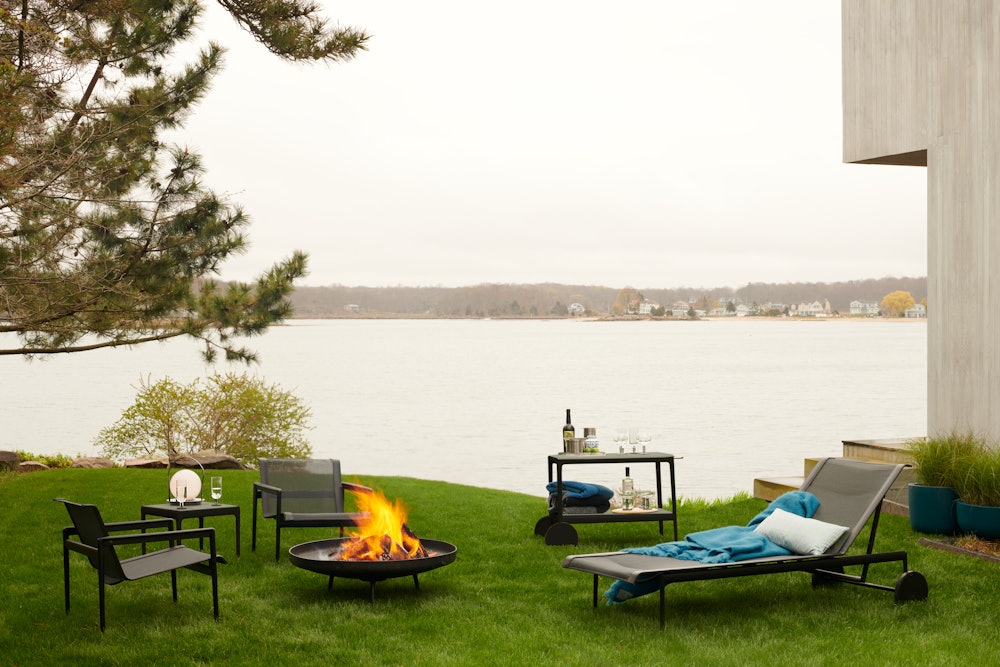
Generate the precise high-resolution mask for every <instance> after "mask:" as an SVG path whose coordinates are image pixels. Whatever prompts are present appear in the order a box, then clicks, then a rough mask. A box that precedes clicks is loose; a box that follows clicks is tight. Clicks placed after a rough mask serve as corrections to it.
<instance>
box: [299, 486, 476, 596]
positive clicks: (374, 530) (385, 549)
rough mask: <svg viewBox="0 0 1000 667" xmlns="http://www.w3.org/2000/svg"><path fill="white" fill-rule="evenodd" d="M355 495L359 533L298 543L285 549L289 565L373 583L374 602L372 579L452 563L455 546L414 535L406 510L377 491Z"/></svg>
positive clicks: (403, 575)
mask: <svg viewBox="0 0 1000 667" xmlns="http://www.w3.org/2000/svg"><path fill="white" fill-rule="evenodd" d="M355 493H357V504H358V510H359V511H360V516H362V517H364V519H362V520H360V521H359V522H358V534H357V535H355V536H352V537H341V538H336V539H329V540H317V541H315V542H304V543H303V544H297V545H295V546H294V547H292V548H291V549H289V550H288V557H289V560H291V562H292V564H293V565H295V566H297V567H301V568H302V569H304V570H309V571H311V572H318V573H320V574H325V575H328V576H329V577H330V582H329V584H328V586H327V588H330V589H332V588H333V578H334V577H347V578H349V579H360V580H362V581H367V582H368V583H369V584H371V600H372V602H374V601H375V583H376V582H378V581H383V580H385V579H393V578H395V577H408V576H412V577H413V584H414V586H416V587H417V589H418V590H419V589H420V582H419V581H417V575H418V574H420V573H421V572H427V571H428V570H433V569H435V568H439V567H442V566H444V565H447V564H449V563H452V562H454V560H455V554H456V552H457V551H458V549H457V547H455V545H453V544H448V543H447V542H440V541H438V540H421V539H418V538H417V536H416V535H414V534H413V531H411V530H410V528H409V526H407V525H406V509H405V508H404V507H403V506H402V505H401V504H400V503H398V502H395V503H391V502H389V501H388V500H386V498H385V496H383V495H382V494H381V493H379V492H378V491H365V492H361V493H358V492H355Z"/></svg>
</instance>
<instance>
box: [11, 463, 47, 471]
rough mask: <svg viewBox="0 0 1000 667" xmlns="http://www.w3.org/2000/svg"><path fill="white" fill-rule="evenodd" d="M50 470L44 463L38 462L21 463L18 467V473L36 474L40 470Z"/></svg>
mask: <svg viewBox="0 0 1000 667" xmlns="http://www.w3.org/2000/svg"><path fill="white" fill-rule="evenodd" d="M49 469H50V468H49V467H48V466H47V465H45V464H44V463H39V462H38V461H21V465H19V466H18V468H17V470H18V472H38V471H40V470H49Z"/></svg>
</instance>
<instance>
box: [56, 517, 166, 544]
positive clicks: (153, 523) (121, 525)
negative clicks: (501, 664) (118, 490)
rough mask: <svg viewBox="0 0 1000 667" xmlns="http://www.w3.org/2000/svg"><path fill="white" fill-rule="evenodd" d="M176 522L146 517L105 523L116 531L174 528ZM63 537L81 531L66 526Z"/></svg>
mask: <svg viewBox="0 0 1000 667" xmlns="http://www.w3.org/2000/svg"><path fill="white" fill-rule="evenodd" d="M173 526H174V522H173V521H172V520H170V519H144V520H139V521H112V522H111V523H106V524H104V527H105V528H106V529H107V530H108V532H109V533H110V532H114V531H119V530H144V529H146V528H167V529H170V528H173ZM62 533H63V539H67V538H69V537H71V536H73V535H79V534H80V531H78V530H77V529H76V526H66V527H65V528H63V529H62Z"/></svg>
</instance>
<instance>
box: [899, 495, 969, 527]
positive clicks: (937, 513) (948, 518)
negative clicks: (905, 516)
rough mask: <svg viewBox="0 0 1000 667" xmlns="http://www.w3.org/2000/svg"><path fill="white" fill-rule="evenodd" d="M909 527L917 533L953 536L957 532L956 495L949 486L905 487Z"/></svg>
mask: <svg viewBox="0 0 1000 667" xmlns="http://www.w3.org/2000/svg"><path fill="white" fill-rule="evenodd" d="M907 496H908V503H909V507H910V527H911V528H913V530H915V531H917V532H918V533H933V534H935V535H954V534H955V533H956V532H957V530H958V523H957V521H956V518H955V502H956V501H957V500H958V493H956V492H955V489H953V488H952V487H950V486H925V485H923V484H909V485H908V486H907Z"/></svg>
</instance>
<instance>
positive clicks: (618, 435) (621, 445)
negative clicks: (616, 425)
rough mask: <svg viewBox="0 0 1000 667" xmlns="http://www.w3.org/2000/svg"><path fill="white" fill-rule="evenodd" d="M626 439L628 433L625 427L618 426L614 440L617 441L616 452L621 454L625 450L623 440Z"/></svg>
mask: <svg viewBox="0 0 1000 667" xmlns="http://www.w3.org/2000/svg"><path fill="white" fill-rule="evenodd" d="M626 440H628V433H626V432H625V429H623V428H620V429H618V430H617V431H615V442H616V443H618V453H619V454H622V453H624V452H625V441H626Z"/></svg>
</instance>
